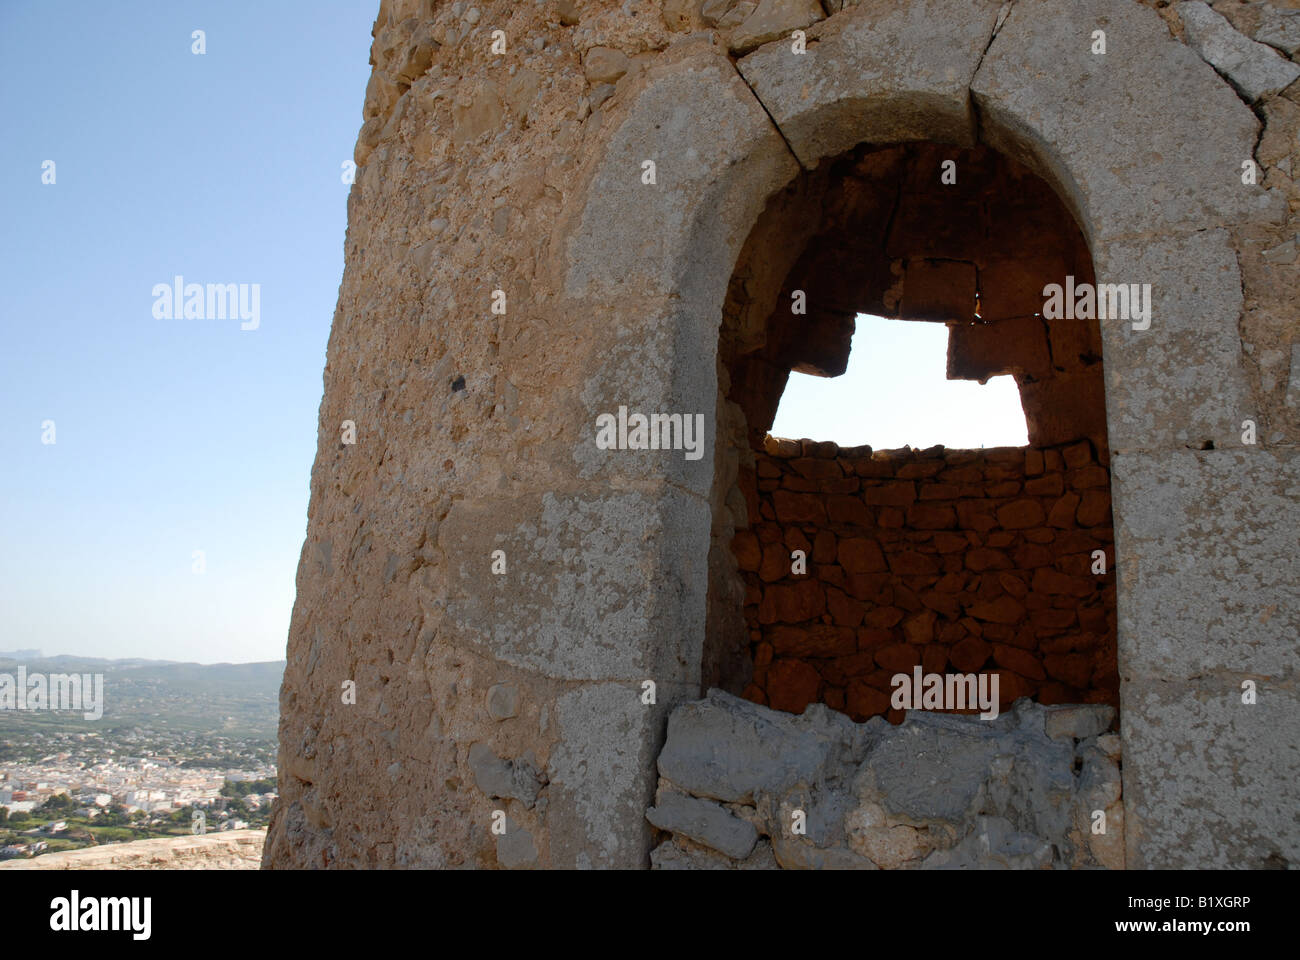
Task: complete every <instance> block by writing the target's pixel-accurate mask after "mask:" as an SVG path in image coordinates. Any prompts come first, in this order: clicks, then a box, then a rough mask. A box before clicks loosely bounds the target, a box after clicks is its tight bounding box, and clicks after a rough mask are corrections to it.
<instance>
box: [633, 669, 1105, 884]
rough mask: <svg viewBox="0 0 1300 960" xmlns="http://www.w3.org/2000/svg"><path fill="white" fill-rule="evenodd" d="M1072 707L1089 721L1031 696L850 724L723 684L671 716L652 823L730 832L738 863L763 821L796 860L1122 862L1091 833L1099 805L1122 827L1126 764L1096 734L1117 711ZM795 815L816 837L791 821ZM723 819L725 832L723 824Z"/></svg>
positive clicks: (782, 852)
mask: <svg viewBox="0 0 1300 960" xmlns="http://www.w3.org/2000/svg"><path fill="white" fill-rule="evenodd" d="M1071 709H1074V710H1076V711H1078V713H1077V714H1076V715H1075V716H1074V718H1073V719H1074V721H1077V722H1071V723H1065V722H1062V720H1057V721H1056V722H1055V723H1053V724H1052V725H1053V727H1054V729H1053V731H1052V733H1051V734H1049V732H1048V729H1047V728H1048V725H1049V723H1052V720H1051V717H1052V715H1053V711H1052V709H1051V708H1045V707H1040V706H1038V705H1036V704H1032V703H1029V702H1028V701H1021V702H1020V703H1019V704H1017V706H1016V708H1015V709H1014V711H1012V712H1010V713H1004V714H1002V715H1001V716H1000V717H998V718H997V719H995V720H992V721H981V720H978V719H976V718H974V717H962V716H953V715H942V714H927V713H922V712H916V711H912V712H909V714H908V716H907V719H906V720H905V721H904V722H903V724H902V725H901V726H898V727H892V726H889V725H888V724H885V723H884V722H882V721H881V720H880V719H878V718H877V719H873V720H872V721H871V722H869V723H867V724H862V725H857V724H852V723H848V722H841V721H840V720H837V719H835V718H836V715H835V714H832V713H830V712H829V711H827V710H826V709H825V708H824V707H821V706H820V705H818V706H813V707H810V708H809V709H808V711H807V712H806V713H805V714H804V716H803V717H792V716H788V715H783V714H780V713H775V712H773V711H772V710H770V709H768V708H766V707H762V706H759V705H757V704H752V703H748V702H746V701H743V700H738V699H736V698H735V697H732V696H730V695H728V694H725V693H722V692H721V691H718V690H712V691H710V692H709V695H708V697H707V698H705V699H704V700H701V701H697V702H694V703H687V704H682V705H681V706H680V707H678V708H677V709H676V710H675V711H674V712H673V713H672V714H671V715H670V718H669V729H668V739H667V742H666V743H665V745H664V749H663V751H662V752H661V754H660V756H659V770H660V774H661V776H662V780H661V781H660V784H661V785H660V801H659V805H658V807H655V808H651V810H650V811H649V812H648V813H647V817H648V818H649V819H650V820H651V822H653V823H655V824H656V825H657V826H660V827H662V828H663V829H667V830H670V831H672V832H673V833H674V841H677V840H678V837H679V836H680V837H682V838H685V839H686V841H688V842H689V841H696V842H704V843H707V844H709V845H712V846H715V847H716V846H717V843H716V842H715V840H717V839H721V838H722V836H725V838H726V842H727V843H728V844H734V846H733V847H732V849H734V850H735V851H736V853H734V854H732V856H733V857H741V856H744V855H746V854H742V853H741V851H742V850H743V851H746V852H747V851H748V850H749V849H750V848H751V847H753V845H754V844H753V840H752V836H753V835H754V834H751V833H750V832H749V831H744V836H743V841H744V842H743V843H741V842H740V841H741V839H742V838H741V837H740V836H739V835H736V836H735V837H734V838H733V834H738V832H739V831H738V828H737V827H736V824H738V823H742V822H743V823H745V825H746V826H750V825H752V827H751V829H752V830H754V831H755V833H756V835H758V836H759V837H760V838H766V842H770V843H771V848H772V853H773V855H774V857H775V864H773V865H779V866H780V867H782V868H784V869H875V868H883V869H945V868H946V869H973V868H989V867H993V868H998V867H1000V868H1022V869H1037V868H1042V867H1047V866H1053V867H1070V866H1075V867H1082V866H1101V865H1105V866H1111V867H1118V866H1122V865H1123V860H1122V856H1121V857H1119V858H1118V859H1117V858H1116V856H1115V851H1114V850H1113V849H1112V847H1113V843H1111V844H1110V846H1107V843H1108V841H1107V840H1106V838H1105V837H1097V838H1094V837H1093V836H1092V835H1091V834H1090V832H1089V830H1088V824H1089V822H1090V813H1091V810H1092V809H1094V807H1092V806H1089V805H1088V804H1090V803H1091V804H1100V807H1099V808H1100V809H1111V810H1113V812H1114V813H1115V817H1116V819H1117V820H1118V823H1119V829H1122V824H1123V815H1122V811H1121V808H1120V806H1119V799H1120V797H1119V792H1118V787H1119V777H1120V774H1119V767H1118V764H1117V762H1116V759H1117V758H1116V757H1114V756H1111V755H1110V754H1108V753H1107V752H1105V751H1103V750H1100V749H1098V748H1097V746H1096V739H1095V736H1094V734H1093V732H1092V731H1093V730H1094V729H1096V728H1099V727H1104V726H1105V725H1108V723H1109V717H1110V716H1113V711H1111V710H1110V708H1108V707H1077V708H1071ZM1055 713H1056V714H1057V715H1058V716H1059V717H1062V718H1064V717H1065V715H1066V711H1065V710H1064V709H1058V710H1056V711H1055ZM1074 734H1078V735H1079V736H1078V737H1075V736H1073V735H1074ZM786 758H788V760H789V762H790V764H793V766H791V765H787V764H785V763H782V762H780V761H781V760H782V759H786ZM1076 766H1078V767H1079V768H1081V769H1080V774H1079V775H1078V776H1076V774H1075V767H1076ZM680 790H685V791H687V792H689V793H692V794H694V795H695V796H696V798H697V799H695V800H694V801H693V802H688V801H687V800H686V799H684V798H681V795H680V794H678V793H677V792H676V791H680ZM700 797H710V798H713V799H722V800H726V801H727V802H729V803H730V804H731V805H732V807H731V809H732V811H733V812H731V813H728V812H726V811H725V810H723V808H722V807H720V806H718V805H717V804H716V803H713V802H711V801H704V800H701V799H698V798H700ZM670 798H671V799H670ZM666 806H668V807H669V809H668V811H665V807H666ZM1085 808H1086V809H1085ZM1108 816H1109V814H1108ZM796 817H801V818H802V822H803V826H804V829H805V832H804V833H802V834H800V833H795V832H793V831H792V829H791V826H792V824H793V823H794V822H795V820H796ZM719 821H720V822H721V823H722V824H725V829H715V828H714V827H713V826H712V824H715V823H717V822H719ZM705 823H708V824H709V825H708V826H704V825H702V824H705ZM706 833H707V834H709V835H710V836H709V838H708V839H705V838H704V837H702V836H701V834H706ZM719 835H722V836H719ZM764 842H765V841H764V839H759V841H758V844H759V847H760V848H761V847H762V845H763V843H764ZM661 849H662V847H661ZM670 854H671V855H670ZM659 859H661V860H665V861H666V862H665V863H664V864H660V863H659V862H656V866H661V868H662V867H667V866H673V867H679V868H685V869H714V868H720V867H726V866H729V865H731V864H732V863H734V860H729V861H726V862H724V861H723V859H722V858H720V857H713V858H709V857H700V856H690V855H688V851H686V850H682V849H680V848H679V849H678V850H675V851H671V850H670V851H665V852H664V854H661V855H660V857H659ZM751 859H752V858H751Z"/></svg>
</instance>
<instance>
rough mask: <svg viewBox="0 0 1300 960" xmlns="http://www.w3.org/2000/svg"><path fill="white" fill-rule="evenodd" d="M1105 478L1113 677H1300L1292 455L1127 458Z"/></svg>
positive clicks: (1297, 472)
mask: <svg viewBox="0 0 1300 960" xmlns="http://www.w3.org/2000/svg"><path fill="white" fill-rule="evenodd" d="M1111 469H1112V475H1113V485H1114V499H1115V505H1116V506H1115V517H1116V530H1115V535H1116V553H1117V557H1118V563H1117V573H1118V584H1119V591H1120V593H1119V662H1120V672H1121V675H1122V676H1124V677H1125V678H1129V679H1130V683H1131V682H1134V681H1136V680H1162V681H1177V680H1183V679H1189V678H1193V677H1199V676H1202V675H1204V674H1207V673H1210V672H1212V671H1216V670H1231V671H1235V672H1240V673H1245V674H1252V675H1266V676H1279V675H1285V674H1288V673H1293V672H1294V671H1295V670H1296V669H1297V668H1298V667H1300V649H1298V648H1297V646H1296V643H1295V638H1296V637H1297V636H1300V557H1298V556H1297V552H1296V531H1297V530H1300V500H1298V499H1297V497H1296V491H1297V490H1298V489H1300V452H1297V451H1296V450H1294V449H1281V450H1267V449H1261V448H1258V447H1248V448H1245V449H1242V450H1233V451H1219V450H1214V451H1206V452H1204V453H1192V452H1190V451H1187V452H1181V453H1170V454H1131V455H1124V456H1116V457H1114V458H1113V460H1112V467H1111ZM1126 709H1127V708H1126Z"/></svg>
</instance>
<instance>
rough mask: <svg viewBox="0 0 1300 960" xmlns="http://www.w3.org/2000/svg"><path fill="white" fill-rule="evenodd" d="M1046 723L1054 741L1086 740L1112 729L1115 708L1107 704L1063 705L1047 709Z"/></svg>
mask: <svg viewBox="0 0 1300 960" xmlns="http://www.w3.org/2000/svg"><path fill="white" fill-rule="evenodd" d="M1044 722H1045V731H1046V733H1047V735H1048V736H1049V737H1051V738H1052V739H1054V740H1055V739H1060V738H1062V737H1071V738H1073V739H1075V740H1086V739H1088V738H1089V737H1097V736H1100V735H1101V734H1103V733H1105V732H1106V731H1107V730H1109V729H1110V725H1111V724H1112V723H1114V722H1115V708H1114V707H1109V706H1106V705H1105V704H1073V703H1071V704H1061V705H1059V706H1053V707H1048V708H1047V716H1046V717H1045V718H1044Z"/></svg>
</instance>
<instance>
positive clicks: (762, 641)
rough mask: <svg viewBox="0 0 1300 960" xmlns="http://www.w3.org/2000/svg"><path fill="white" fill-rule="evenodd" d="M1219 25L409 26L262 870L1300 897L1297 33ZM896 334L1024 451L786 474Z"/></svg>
mask: <svg viewBox="0 0 1300 960" xmlns="http://www.w3.org/2000/svg"><path fill="white" fill-rule="evenodd" d="M1214 7H1215V8H1216V9H1217V8H1222V10H1223V12H1224V13H1226V14H1228V18H1225V17H1224V16H1223V15H1221V14H1220V13H1219V12H1216V9H1211V7H1210V6H1207V5H1206V4H1204V3H1197V2H1192V3H1175V4H1172V5H1169V4H1165V3H1140V2H1137V0H1012V2H1007V3H1003V2H1000V0H969V2H967V3H964V4H954V3H951V2H945V0H888V2H886V0H861V2H853V0H824V2H819V0H757V2H754V0H663V2H649V0H626V2H622V3H619V2H615V0H536V2H534V0H457V2H454V3H452V2H442V0H383V3H382V4H381V7H380V12H379V16H378V18H377V20H376V22H375V28H374V38H375V39H374V44H373V48H372V55H371V59H372V63H373V65H374V70H373V74H372V77H371V80H370V84H369V87H368V88H367V90H366V96H365V107H364V116H365V122H364V125H363V126H362V128H361V133H360V137H359V139H358V143H357V147H356V156H355V159H356V162H357V165H358V174H357V179H356V183H355V185H354V186H353V188H352V193H351V196H350V197H349V204H348V213H349V217H348V220H349V228H348V235H347V250H346V270H345V273H344V277H343V282H342V286H341V288H340V292H339V301H338V308H337V311H336V313H335V316H334V322H333V330H332V334H331V337H330V341H329V353H328V365H327V367H326V370H325V376H324V380H325V390H324V399H323V402H322V404H321V408H320V425H319V448H318V454H317V459H316V463H315V466H314V469H313V472H312V492H311V506H310V511H309V523H308V531H307V539H306V543H305V545H304V547H303V552H302V557H301V562H300V566H299V570H298V581H297V583H298V596H297V602H296V605H295V609H294V615H293V621H292V628H291V633H290V638H289V651H288V668H287V671H286V674H285V680H284V688H283V692H282V696H281V714H282V716H281V731H280V750H281V757H280V795H281V800H280V804H279V805H278V807H277V811H276V815H275V819H274V822H273V824H272V829H271V834H270V838H269V841H268V844H267V848H266V855H265V863H266V865H268V866H271V867H367V866H380V867H406V866H411V867H416V866H424V867H462V866H477V867H493V866H506V867H530V866H541V867H548V866H549V867H596V868H601V867H640V866H645V865H649V864H650V863H651V859H652V857H651V851H652V850H653V851H655V853H654V858H653V859H654V862H655V863H656V864H657V865H660V866H669V865H693V864H699V863H706V862H712V863H718V862H721V863H724V864H728V863H729V864H737V863H742V862H744V863H747V862H751V861H752V862H753V863H755V864H757V865H781V866H818V865H822V866H853V865H858V866H871V865H883V866H920V865H937V864H938V863H940V862H946V863H951V862H952V861H953V858H960V857H962V856H965V855H966V854H964V853H963V850H965V849H966V848H964V847H962V844H963V843H964V842H965V841H966V840H969V839H970V838H971V837H975V838H977V839H978V838H981V837H982V838H984V839H985V840H986V841H987V842H986V843H985V846H984V849H988V850H991V851H993V854H992V855H999V854H998V851H999V850H1003V851H1004V862H1007V863H1010V864H1012V865H1027V866H1041V865H1044V863H1045V862H1047V861H1044V860H1042V859H1041V857H1040V854H1039V852H1038V851H1039V850H1040V848H1041V846H1042V845H1043V844H1047V845H1048V846H1049V847H1050V846H1051V845H1052V844H1055V845H1056V846H1057V847H1058V850H1060V851H1066V853H1064V854H1062V853H1058V854H1056V856H1058V857H1062V856H1064V857H1065V859H1064V860H1061V861H1059V862H1058V865H1067V864H1073V865H1083V864H1094V863H1100V864H1104V865H1107V866H1113V867H1114V866H1125V865H1127V866H1129V867H1157V866H1176V867H1178V866H1186V867H1191V866H1252V867H1253V866H1265V865H1276V864H1284V863H1286V862H1293V861H1295V860H1296V858H1297V856H1298V855H1300V826H1297V822H1296V820H1295V816H1294V812H1295V809H1296V805H1297V800H1298V799H1300V793H1298V791H1300V788H1298V787H1297V783H1300V777H1298V776H1297V775H1298V774H1300V753H1297V747H1296V744H1297V743H1298V742H1300V694H1297V691H1296V688H1295V679H1296V671H1297V667H1298V666H1300V660H1298V657H1300V647H1297V643H1296V639H1297V636H1298V635H1300V598H1298V597H1297V591H1298V589H1300V588H1298V587H1297V584H1298V583H1300V569H1298V568H1297V559H1296V554H1297V550H1296V545H1297V539H1298V533H1300V516H1298V513H1300V511H1298V509H1297V497H1298V496H1300V494H1298V491H1300V458H1298V457H1297V443H1298V442H1300V417H1298V416H1297V410H1300V406H1298V404H1300V348H1298V347H1297V343H1298V340H1297V328H1298V327H1300V324H1298V323H1297V310H1298V304H1297V300H1296V291H1297V290H1300V267H1298V266H1297V263H1298V261H1297V251H1296V243H1295V237H1296V234H1297V229H1298V224H1300V214H1298V213H1297V211H1300V187H1297V184H1296V181H1295V180H1294V179H1293V176H1295V175H1296V170H1297V169H1298V168H1300V156H1297V151H1298V150H1300V147H1298V146H1297V130H1298V129H1300V87H1298V86H1297V84H1296V82H1295V81H1296V78H1297V76H1300V67H1298V66H1297V65H1296V63H1295V62H1293V59H1292V58H1294V57H1295V55H1296V51H1297V42H1298V40H1300V14H1297V13H1295V12H1294V11H1290V10H1284V9H1281V8H1280V7H1279V8H1276V9H1275V8H1274V7H1273V6H1270V5H1269V4H1268V3H1254V4H1236V3H1215V4H1214ZM1052 284H1056V285H1058V287H1059V288H1060V290H1061V295H1060V297H1059V298H1058V302H1057V303H1056V304H1054V305H1051V306H1050V307H1049V305H1048V303H1047V302H1046V299H1045V297H1044V294H1045V292H1046V291H1047V289H1048V288H1049V287H1050V286H1051V285H1052ZM1085 290H1086V291H1088V292H1087V293H1086V294H1085V293H1084V292H1083V291H1085ZM1067 291H1068V292H1067ZM859 310H861V311H864V312H874V313H879V314H883V315H886V316H895V317H899V318H902V319H913V320H918V321H922V322H930V323H935V322H941V323H945V324H947V325H948V327H949V361H948V362H949V375H950V376H952V377H960V378H966V379H975V380H985V379H987V378H988V377H989V376H992V375H996V374H1013V375H1014V376H1015V377H1016V380H1017V383H1018V385H1019V387H1020V391H1021V397H1022V402H1023V404H1024V408H1025V411H1026V416H1027V419H1028V422H1029V428H1030V445H1029V447H1028V448H1018V449H1015V450H1011V451H987V452H985V453H984V454H983V455H975V454H974V453H973V452H971V451H945V450H942V449H932V450H924V451H915V450H904V451H871V450H869V449H861V448H859V449H841V448H839V447H837V446H836V445H835V444H834V443H827V442H817V443H813V442H802V443H801V442H799V441H789V440H787V441H781V440H779V439H776V438H769V437H768V436H767V431H768V430H769V428H770V426H771V423H772V415H773V413H774V411H775V409H776V404H777V402H778V401H779V398H780V395H781V391H782V389H783V388H784V385H785V382H786V378H787V377H788V375H789V373H790V372H791V371H792V370H793V371H800V372H806V373H814V374H819V375H822V376H834V375H838V374H839V373H842V372H843V370H844V365H845V362H846V357H847V351H848V345H849V337H850V335H851V334H852V332H853V322H854V321H853V318H854V315H855V313H856V312H857V311H859ZM878 360H879V362H880V363H888V362H889V358H888V357H887V356H881V357H879V358H878ZM899 402H900V403H906V402H907V398H906V397H900V398H899ZM816 439H817V440H818V441H829V440H833V438H825V437H821V438H816ZM1097 553H1100V554H1101V559H1102V562H1101V570H1100V572H1099V571H1098V570H1096V569H1094V566H1093V565H1094V564H1095V562H1096V561H1095V560H1094V559H1093V558H1094V557H1095V555H1096V554H1097ZM797 554H802V559H803V560H804V566H803V568H802V569H799V568H798V566H797V564H798V560H799V557H798V556H797ZM787 564H788V565H789V569H786V566H787ZM913 668H915V669H916V670H917V671H919V672H920V673H923V674H930V673H933V674H937V675H940V676H944V675H949V674H957V673H972V674H983V675H986V676H991V675H994V674H996V675H997V676H998V678H999V680H1000V681H1001V684H1002V691H1003V694H1004V695H1006V696H1005V697H1004V699H1007V700H1008V702H1005V703H1003V704H1002V706H1003V707H1004V708H1005V709H1004V711H1003V712H1002V714H1001V716H1000V718H999V719H997V720H992V721H982V720H980V719H979V717H978V716H970V715H953V714H949V713H941V714H931V713H926V712H925V711H924V710H912V711H910V712H909V713H908V715H907V719H906V721H905V722H904V723H903V724H902V725H901V726H896V725H894V723H895V722H896V721H898V720H900V719H902V717H901V715H900V714H899V712H898V711H897V709H896V708H895V707H894V706H893V704H892V702H891V699H890V698H891V693H890V690H891V685H890V678H891V677H892V676H893V675H895V674H897V673H902V674H909V673H910V672H911V671H912V670H913ZM710 688H718V689H720V690H722V691H728V692H729V693H715V694H712V695H710V696H709V697H708V698H707V699H705V700H703V701H701V698H702V697H704V696H705V694H706V692H707V691H708V690H709V689H710ZM1010 699H1018V700H1019V701H1020V704H1019V706H1016V707H1015V708H1014V709H1013V708H1012V706H1011V703H1010V702H1009V700H1010ZM670 717H671V722H670ZM906 737H910V738H911V739H910V740H908V739H905V738H906ZM909 743H910V744H912V746H910V747H909V746H908V744H909ZM665 744H666V745H665ZM918 744H923V745H925V750H921V749H920V747H918V746H917V745H918ZM828 745H834V746H833V748H832V746H828ZM972 745H973V746H972ZM959 748H960V749H959ZM927 751H928V752H927ZM945 751H949V752H950V753H953V754H954V755H955V754H957V753H963V752H964V753H963V755H978V756H979V757H981V758H982V759H981V761H980V762H979V763H978V764H974V765H973V766H971V767H970V768H969V769H966V768H962V770H961V771H958V772H953V773H952V775H951V778H950V780H951V784H950V789H949V791H948V793H946V794H945V796H944V798H943V803H938V805H931V806H930V807H926V806H925V805H918V804H917V803H916V802H911V801H908V800H907V799H906V797H907V796H909V795H910V794H915V793H916V790H915V789H914V788H915V787H916V783H917V782H920V781H916V780H915V778H917V777H925V776H928V775H929V773H932V772H933V771H932V770H929V768H926V766H925V761H924V760H923V757H924V756H929V757H931V758H933V757H935V756H946V755H948V754H946V753H945ZM884 757H893V758H894V759H895V761H896V762H894V763H893V764H892V765H890V766H889V769H891V770H895V771H899V770H901V771H902V772H901V773H898V774H894V775H891V777H892V778H891V777H885V776H884V775H883V774H882V773H881V771H883V770H885V769H886V765H885V764H884V763H882V762H879V761H880V760H881V758H884ZM1121 759H1122V784H1121V781H1120V774H1119V772H1118V771H1119V761H1120V760H1121ZM1076 760H1077V762H1076ZM1080 768H1081V769H1082V771H1083V772H1082V773H1080V772H1079V769H1080ZM955 769H956V768H955V767H951V766H950V767H949V770H950V771H952V770H955ZM999 771H1000V772H999ZM909 777H911V778H912V781H909ZM963 778H964V779H963ZM1016 778H1021V780H1017V779H1016ZM1024 778H1029V780H1024ZM1030 780H1032V782H1034V783H1042V784H1046V785H1047V786H1046V787H1044V790H1045V792H1046V793H1047V794H1049V795H1050V797H1049V799H1047V800H1044V801H1043V804H1042V805H1041V806H1039V807H1032V806H1025V805H1024V804H1019V805H1017V804H1018V801H1014V800H1008V799H1006V798H1005V797H1003V799H998V798H999V797H1002V796H1003V793H1005V792H1006V791H1004V790H1003V787H1006V786H1007V785H1008V784H1013V783H1019V782H1022V781H1023V782H1029V781H1030ZM909 787H910V788H912V789H911V790H910V794H909ZM1008 789H1009V788H1008ZM999 791H1002V792H999ZM1012 792H1014V791H1012ZM972 798H981V799H978V800H976V799H972ZM909 803H910V805H909ZM936 803H937V801H936ZM647 809H650V814H649V818H647ZM1097 811H1100V812H1101V813H1103V814H1104V815H1105V816H1104V817H1103V819H1105V820H1107V822H1108V824H1109V826H1108V828H1107V829H1106V830H1105V831H1103V832H1100V833H1098V832H1095V830H1094V829H1090V828H1095V825H1096V822H1097V821H1096V818H1095V816H1094V814H1095V813H1096V812H1097ZM796 813H802V814H803V816H804V824H803V826H804V830H803V832H799V831H798V830H797V829H796V826H795V825H796V824H797V822H798V820H799V818H798V816H796ZM935 822H942V823H944V824H947V825H948V827H950V828H951V829H950V834H951V836H950V843H948V845H947V846H942V845H940V846H939V847H934V845H933V844H931V847H928V848H921V847H918V846H917V844H918V842H919V841H918V840H917V839H916V835H915V833H916V828H917V826H918V825H923V824H927V823H928V824H933V823H935ZM909 831H910V832H909ZM932 832H933V831H932ZM989 838H992V839H991V840H990V839H989ZM1026 838H1028V839H1027V840H1026ZM1017 844H1019V846H1017ZM1035 844H1038V845H1039V846H1037V847H1036V846H1035ZM1014 851H1019V852H1014ZM1048 856H1049V858H1050V856H1052V855H1050V854H1049V855H1048ZM1017 858H1019V859H1017ZM1036 858H1037V859H1036Z"/></svg>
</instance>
